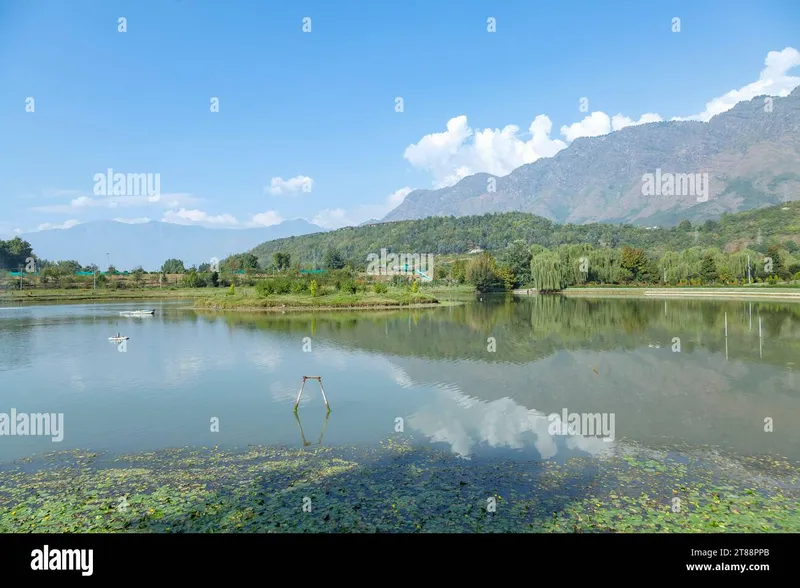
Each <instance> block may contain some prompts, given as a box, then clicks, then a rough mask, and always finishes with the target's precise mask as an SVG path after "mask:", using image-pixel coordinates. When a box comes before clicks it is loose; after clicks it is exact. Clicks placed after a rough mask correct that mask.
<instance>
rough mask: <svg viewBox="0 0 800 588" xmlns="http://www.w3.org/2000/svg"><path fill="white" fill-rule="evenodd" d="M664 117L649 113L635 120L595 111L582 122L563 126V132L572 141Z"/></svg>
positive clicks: (659, 120)
mask: <svg viewBox="0 0 800 588" xmlns="http://www.w3.org/2000/svg"><path fill="white" fill-rule="evenodd" d="M662 120H663V119H662V118H661V116H659V115H658V114H654V113H647V114H643V115H642V116H641V117H639V120H637V121H634V120H633V119H631V118H628V117H627V116H623V115H621V114H615V115H614V116H613V117H609V116H608V115H607V114H606V113H605V112H600V111H597V112H593V113H592V114H590V115H589V116H587V117H586V118H584V119H583V120H582V121H580V122H576V123H572V124H571V125H568V126H567V125H565V126H563V127H561V134H562V135H564V137H565V138H566V139H567V141H569V142H572V141H574V140H575V139H577V138H579V137H599V136H600V135H607V134H608V133H610V132H611V131H619V130H620V129H624V128H625V127H632V126H638V125H644V124H647V123H652V122H661V121H662Z"/></svg>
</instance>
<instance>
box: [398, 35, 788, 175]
mask: <svg viewBox="0 0 800 588" xmlns="http://www.w3.org/2000/svg"><path fill="white" fill-rule="evenodd" d="M764 65H765V67H764V69H763V70H762V71H761V74H760V76H759V79H758V81H755V82H753V83H750V84H747V85H746V86H744V87H742V88H740V89H738V90H731V91H730V92H728V93H726V94H724V95H723V96H720V97H718V98H715V99H713V100H711V101H710V102H709V103H708V104H706V107H705V110H704V111H703V112H701V113H699V114H694V115H691V116H687V117H674V118H673V119H672V120H699V121H708V120H710V119H711V118H712V117H713V116H715V115H717V114H720V113H722V112H725V111H727V110H730V109H731V108H733V107H734V106H735V105H736V104H737V103H739V102H742V101H745V100H751V99H753V98H755V97H756V96H761V95H769V96H782V97H785V96H788V95H789V93H791V91H792V90H793V89H794V88H796V87H797V86H800V77H797V76H789V75H788V72H789V71H790V70H792V69H793V68H795V67H798V66H800V52H798V51H797V50H796V49H794V48H792V47H787V48H785V49H783V50H782V51H770V52H769V53H768V54H767V57H766V59H765V61H764ZM662 120H664V119H663V118H662V117H661V115H659V114H657V113H646V114H643V115H641V116H640V117H639V119H638V120H634V119H632V118H630V117H628V116H625V115H623V114H616V115H614V116H609V115H608V114H606V113H604V112H600V111H597V112H592V113H591V114H589V115H588V116H586V117H585V118H584V119H583V120H581V121H578V122H575V123H572V124H570V125H564V126H562V127H561V128H560V133H561V135H562V136H563V137H564V139H565V140H566V142H564V141H561V140H559V139H552V138H551V137H550V133H551V130H552V123H551V121H550V119H549V118H548V117H547V116H546V115H544V114H540V115H538V116H537V117H536V118H535V119H534V121H533V122H532V123H531V125H530V127H529V129H528V131H529V134H530V138H529V139H527V140H525V139H523V138H522V137H521V136H520V135H519V127H517V126H515V125H508V126H506V127H505V128H503V130H499V129H484V130H483V131H476V130H474V129H472V128H470V127H469V125H468V123H467V117H466V116H464V115H461V116H457V117H455V118H452V119H450V120H449V121H448V122H447V130H446V131H444V132H441V133H432V134H430V135H426V136H424V137H422V139H420V140H419V141H418V142H417V143H415V144H412V145H409V146H408V147H407V148H406V150H405V152H404V154H403V156H404V157H405V159H406V160H408V162H409V163H410V164H411V165H412V166H413V167H415V168H417V169H422V170H427V171H428V172H430V173H431V175H432V176H433V186H434V187H435V188H441V187H445V186H452V185H453V184H455V183H457V182H458V181H459V180H461V179H462V178H464V177H466V176H469V175H472V174H476V173H480V172H484V173H489V174H493V175H497V176H503V175H507V174H508V173H510V172H511V171H512V170H513V169H515V168H517V167H520V166H521V165H524V164H526V163H532V162H534V161H536V160H537V159H540V158H542V157H552V156H554V155H555V154H556V153H558V152H559V151H561V150H562V149H564V148H566V146H567V143H569V142H572V141H574V140H575V139H577V138H579V137H597V136H600V135H606V134H608V133H610V132H613V131H618V130H620V129H624V128H626V127H630V126H635V125H642V124H648V123H653V122H661V121H662Z"/></svg>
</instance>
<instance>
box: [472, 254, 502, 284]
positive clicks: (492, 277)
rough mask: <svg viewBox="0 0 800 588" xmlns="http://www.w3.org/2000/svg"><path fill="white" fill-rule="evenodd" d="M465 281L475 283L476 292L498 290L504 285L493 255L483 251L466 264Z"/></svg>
mask: <svg viewBox="0 0 800 588" xmlns="http://www.w3.org/2000/svg"><path fill="white" fill-rule="evenodd" d="M467 281H468V282H471V283H473V284H475V288H476V289H477V290H478V292H489V291H490V290H498V289H501V288H503V287H504V286H505V284H504V282H503V278H502V277H501V276H500V273H499V272H498V268H497V262H496V261H495V259H494V257H493V256H492V255H491V254H489V253H487V252H485V251H484V252H483V253H481V254H480V255H478V257H475V258H473V259H471V260H470V261H469V263H468V264H467Z"/></svg>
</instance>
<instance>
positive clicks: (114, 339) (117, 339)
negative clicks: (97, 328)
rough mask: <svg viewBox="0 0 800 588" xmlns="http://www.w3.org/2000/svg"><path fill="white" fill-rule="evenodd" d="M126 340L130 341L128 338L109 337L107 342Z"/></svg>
mask: <svg viewBox="0 0 800 588" xmlns="http://www.w3.org/2000/svg"><path fill="white" fill-rule="evenodd" d="M128 339H130V337H109V338H108V340H109V341H115V342H119V341H127V340H128Z"/></svg>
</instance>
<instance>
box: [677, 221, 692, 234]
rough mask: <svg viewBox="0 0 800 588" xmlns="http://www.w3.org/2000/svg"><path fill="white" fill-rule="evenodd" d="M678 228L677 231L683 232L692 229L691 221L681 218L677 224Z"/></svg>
mask: <svg viewBox="0 0 800 588" xmlns="http://www.w3.org/2000/svg"><path fill="white" fill-rule="evenodd" d="M678 230H679V231H684V232H686V231H691V230H692V223H690V222H689V221H688V220H686V219H683V220H682V221H681V222H680V223H679V224H678Z"/></svg>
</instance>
